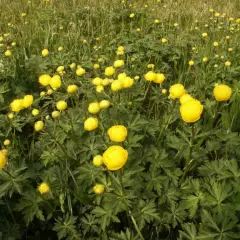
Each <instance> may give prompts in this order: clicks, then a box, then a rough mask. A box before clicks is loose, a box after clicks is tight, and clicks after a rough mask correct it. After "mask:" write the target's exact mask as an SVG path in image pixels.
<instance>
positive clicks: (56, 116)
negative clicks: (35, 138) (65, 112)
mask: <svg viewBox="0 0 240 240" xmlns="http://www.w3.org/2000/svg"><path fill="white" fill-rule="evenodd" d="M60 115H61V113H60V112H59V111H53V112H52V118H54V119H56V118H59V117H60Z"/></svg>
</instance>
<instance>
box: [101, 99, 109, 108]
mask: <svg viewBox="0 0 240 240" xmlns="http://www.w3.org/2000/svg"><path fill="white" fill-rule="evenodd" d="M99 106H100V108H101V109H106V108H108V107H109V106H110V102H109V101H108V100H102V101H101V102H100V103H99Z"/></svg>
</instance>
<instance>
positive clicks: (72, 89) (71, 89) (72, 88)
mask: <svg viewBox="0 0 240 240" xmlns="http://www.w3.org/2000/svg"><path fill="white" fill-rule="evenodd" d="M77 90H78V86H77V85H75V84H72V85H69V86H68V87H67V92H68V93H75V92H76V91H77Z"/></svg>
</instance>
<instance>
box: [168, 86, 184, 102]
mask: <svg viewBox="0 0 240 240" xmlns="http://www.w3.org/2000/svg"><path fill="white" fill-rule="evenodd" d="M169 93H170V96H171V98H173V99H175V98H180V97H181V96H182V95H183V94H184V93H185V89H184V86H183V85H182V84H180V83H176V84H174V85H172V86H171V87H170V89H169Z"/></svg>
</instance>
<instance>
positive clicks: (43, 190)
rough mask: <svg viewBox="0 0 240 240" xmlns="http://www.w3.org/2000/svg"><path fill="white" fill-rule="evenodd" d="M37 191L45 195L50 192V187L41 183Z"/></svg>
mask: <svg viewBox="0 0 240 240" xmlns="http://www.w3.org/2000/svg"><path fill="white" fill-rule="evenodd" d="M38 191H39V192H40V193H41V194H47V193H49V191H50V187H49V185H48V184H47V183H45V182H43V183H41V184H40V185H39V186H38Z"/></svg>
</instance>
